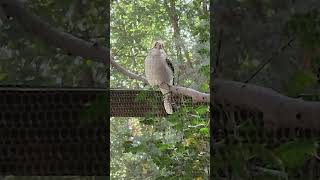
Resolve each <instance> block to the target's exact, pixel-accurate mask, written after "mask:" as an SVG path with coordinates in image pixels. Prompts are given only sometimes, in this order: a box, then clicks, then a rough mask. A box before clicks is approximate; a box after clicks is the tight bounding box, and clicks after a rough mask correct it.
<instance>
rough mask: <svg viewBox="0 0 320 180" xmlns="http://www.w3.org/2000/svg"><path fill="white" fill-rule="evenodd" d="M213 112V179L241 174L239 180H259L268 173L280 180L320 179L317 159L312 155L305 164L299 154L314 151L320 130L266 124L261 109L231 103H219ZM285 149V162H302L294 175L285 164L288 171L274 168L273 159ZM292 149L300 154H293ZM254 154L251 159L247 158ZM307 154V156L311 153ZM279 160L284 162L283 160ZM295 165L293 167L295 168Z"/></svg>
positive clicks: (319, 165)
mask: <svg viewBox="0 0 320 180" xmlns="http://www.w3.org/2000/svg"><path fill="white" fill-rule="evenodd" d="M211 111H212V115H213V121H212V122H213V126H211V127H213V128H212V135H213V137H212V138H211V143H212V144H211V158H212V161H211V166H212V172H211V173H212V177H213V178H215V179H219V178H226V179H228V178H231V179H232V177H234V176H235V175H237V176H238V177H237V178H236V179H246V178H249V179H259V176H258V175H266V174H268V173H269V174H273V175H272V176H270V178H271V177H272V178H275V177H278V178H280V179H281V178H283V179H286V178H289V179H319V178H320V163H319V160H318V159H317V158H315V156H312V155H311V154H309V155H310V156H309V157H308V158H306V159H303V160H305V161H303V160H302V159H300V160H299V158H301V155H300V154H299V152H305V151H306V152H308V149H306V148H311V145H312V142H316V140H317V139H319V137H320V131H317V130H316V128H314V129H306V128H289V127H288V128H285V127H276V126H269V125H266V124H265V123H264V116H263V113H261V112H259V111H258V110H256V109H244V108H240V107H234V106H232V105H230V104H228V105H221V104H220V105H219V104H216V105H214V106H213V108H212V109H211ZM281 148H282V149H281ZM281 150H282V154H283V157H282V158H283V159H282V160H284V161H286V162H283V163H288V161H289V163H288V164H290V163H292V164H293V165H296V164H294V163H300V165H301V166H299V168H296V170H295V171H294V172H292V171H290V170H288V169H287V168H288V167H286V166H285V165H284V167H286V168H284V169H282V170H281V169H280V168H279V166H276V165H275V166H272V165H270V164H272V163H270V162H272V160H270V159H272V156H273V157H274V158H279V157H278V156H279V154H277V153H279V152H280V154H281ZM291 150H292V152H293V153H296V155H295V154H292V152H290V151H291ZM315 150H316V151H315V152H313V153H319V148H315ZM310 151H311V150H310ZM250 153H251V157H250V158H247V155H248V154H250ZM272 153H274V154H272ZM286 153H287V154H286ZM290 153H291V154H290ZM285 155H286V156H285ZM305 155H306V157H307V155H308V153H305ZM280 157H281V156H280ZM297 157H298V158H297ZM268 158H269V159H268ZM290 158H297V159H298V160H299V161H298V162H295V160H291V159H290ZM277 160H278V162H282V161H281V160H280V159H277ZM290 161H292V162H290ZM237 163H238V164H237ZM268 163H269V164H268ZM292 164H290V165H291V166H293V165H292ZM297 166H298V165H297ZM279 169H280V170H279ZM261 177H262V176H261Z"/></svg>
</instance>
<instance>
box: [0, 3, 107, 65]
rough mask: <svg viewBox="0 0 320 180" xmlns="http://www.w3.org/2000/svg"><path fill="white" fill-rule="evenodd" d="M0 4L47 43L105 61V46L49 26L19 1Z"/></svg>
mask: <svg viewBox="0 0 320 180" xmlns="http://www.w3.org/2000/svg"><path fill="white" fill-rule="evenodd" d="M0 5H1V6H2V9H3V11H4V12H5V13H6V15H7V16H11V17H13V19H14V20H16V21H17V22H18V23H19V24H21V25H22V26H23V27H24V28H25V29H26V30H27V31H29V32H31V33H33V34H35V35H36V36H37V37H39V38H41V39H43V40H44V41H46V42H47V43H48V44H49V45H53V46H56V47H59V48H62V49H64V50H66V51H67V52H68V53H71V54H73V55H77V56H81V57H84V58H90V59H92V60H94V61H97V62H101V63H104V64H106V63H107V56H108V55H107V54H108V53H107V48H106V47H103V46H95V45H94V43H93V42H87V41H85V40H83V39H80V38H77V37H75V36H73V35H71V34H68V33H65V32H62V31H60V30H58V29H56V28H54V27H52V26H50V25H49V24H48V23H47V22H45V21H43V20H41V19H40V18H39V17H38V16H36V15H35V14H33V13H32V12H30V11H29V10H28V8H26V7H24V5H23V4H22V3H21V1H18V0H0Z"/></svg>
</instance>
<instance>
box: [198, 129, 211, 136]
mask: <svg viewBox="0 0 320 180" xmlns="http://www.w3.org/2000/svg"><path fill="white" fill-rule="evenodd" d="M199 132H200V134H202V135H209V128H201V129H200V130H199Z"/></svg>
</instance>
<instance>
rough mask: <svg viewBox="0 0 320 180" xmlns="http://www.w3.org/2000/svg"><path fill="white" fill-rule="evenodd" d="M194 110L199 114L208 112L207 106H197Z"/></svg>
mask: <svg viewBox="0 0 320 180" xmlns="http://www.w3.org/2000/svg"><path fill="white" fill-rule="evenodd" d="M195 111H196V112H197V114H199V115H204V114H207V113H208V112H209V106H199V107H197V108H196V109H195Z"/></svg>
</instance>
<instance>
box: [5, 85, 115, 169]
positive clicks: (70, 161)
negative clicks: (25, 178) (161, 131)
mask: <svg viewBox="0 0 320 180" xmlns="http://www.w3.org/2000/svg"><path fill="white" fill-rule="evenodd" d="M106 93H107V91H106V90H105V89H84V88H82V89H79V88H77V89H76V88H68V89H57V88H17V87H10V88H8V87H1V88H0V108H1V111H0V136H1V138H0V152H1V156H0V173H1V174H3V175H9V174H14V175H62V174H68V175H106V174H107V171H108V166H107V164H108V161H109V157H107V156H106V154H107V151H108V149H109V148H108V145H107V143H106V142H107V136H108V134H107V133H108V132H107V116H106V115H105V114H101V113H99V112H98V111H97V109H99V108H97V107H96V106H97V104H98V105H100V106H101V107H102V108H103V109H104V110H103V111H104V112H106V111H107V110H106V109H105V108H106V107H107V106H106V104H105V105H103V104H99V103H97V100H99V99H102V100H103V101H104V102H107V99H106ZM93 110H95V111H93Z"/></svg>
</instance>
